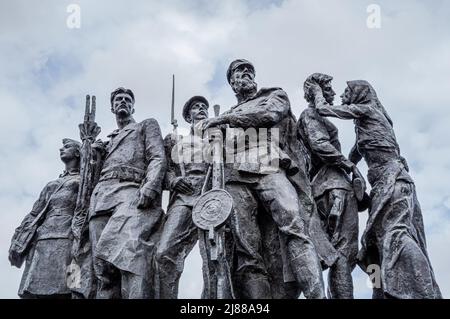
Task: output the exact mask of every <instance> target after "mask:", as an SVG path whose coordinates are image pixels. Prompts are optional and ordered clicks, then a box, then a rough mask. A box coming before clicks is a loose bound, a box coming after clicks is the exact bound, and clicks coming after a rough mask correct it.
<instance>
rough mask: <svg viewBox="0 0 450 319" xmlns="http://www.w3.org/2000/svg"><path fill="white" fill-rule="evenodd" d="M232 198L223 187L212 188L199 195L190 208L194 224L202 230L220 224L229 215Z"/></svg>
mask: <svg viewBox="0 0 450 319" xmlns="http://www.w3.org/2000/svg"><path fill="white" fill-rule="evenodd" d="M232 209H233V198H232V197H231V195H230V194H229V193H228V192H227V191H226V190H223V189H213V190H210V191H208V192H206V193H204V194H203V195H202V196H200V197H199V199H198V200H197V202H196V203H195V205H194V208H193V209H192V220H193V221H194V224H195V225H196V226H197V227H198V228H200V229H203V230H210V229H211V228H217V227H219V226H221V225H222V224H223V223H224V222H225V221H226V220H227V218H228V216H230V214H231V210H232Z"/></svg>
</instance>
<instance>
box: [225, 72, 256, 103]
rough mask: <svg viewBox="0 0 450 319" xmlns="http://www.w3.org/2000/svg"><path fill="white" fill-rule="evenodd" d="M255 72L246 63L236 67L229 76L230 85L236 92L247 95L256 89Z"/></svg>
mask: <svg viewBox="0 0 450 319" xmlns="http://www.w3.org/2000/svg"><path fill="white" fill-rule="evenodd" d="M254 79H255V73H254V72H253V70H252V69H251V68H249V67H248V66H247V65H245V64H243V65H240V66H239V67H237V68H236V69H235V70H234V71H233V74H232V76H231V81H230V84H231V87H232V88H233V91H234V92H235V93H236V94H239V95H241V96H247V95H248V94H251V93H254V92H255V91H256V88H257V85H256V82H255V80H254Z"/></svg>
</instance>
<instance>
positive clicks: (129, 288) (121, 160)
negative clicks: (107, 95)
mask: <svg viewBox="0 0 450 319" xmlns="http://www.w3.org/2000/svg"><path fill="white" fill-rule="evenodd" d="M134 103H135V98H134V94H133V92H132V91H131V90H129V89H124V88H118V89H116V90H115V91H114V92H112V93H111V111H112V113H113V114H114V115H115V117H116V122H117V126H118V129H117V130H115V131H114V132H112V133H111V134H110V135H109V136H108V137H109V138H110V140H109V141H108V142H106V143H96V144H97V145H96V147H97V148H99V147H103V148H104V156H103V159H102V160H103V166H102V169H101V173H100V178H99V182H98V183H97V185H96V186H95V189H94V190H93V193H92V197H91V201H90V208H89V235H90V236H89V237H90V241H91V244H92V252H93V268H94V273H95V277H96V280H97V293H96V298H108V299H109V298H124V299H125V298H126V299H128V298H129V299H134V298H139V299H146V298H154V297H155V290H154V275H155V271H154V267H153V258H154V255H155V252H156V245H157V243H158V240H159V236H160V229H161V226H162V223H163V221H164V213H163V210H162V208H161V193H162V186H163V180H164V174H165V172H166V157H165V152H164V144H163V140H162V137H161V131H160V128H159V124H158V122H157V121H156V120H154V119H146V120H144V121H142V122H140V123H138V122H136V121H135V120H134V118H133V113H134Z"/></svg>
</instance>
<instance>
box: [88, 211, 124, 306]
mask: <svg viewBox="0 0 450 319" xmlns="http://www.w3.org/2000/svg"><path fill="white" fill-rule="evenodd" d="M109 218H110V215H109V214H108V215H99V216H95V217H93V218H92V219H91V220H90V221H89V239H90V241H91V244H92V252H93V265H94V274H95V277H96V280H97V293H96V297H95V298H96V299H114V298H120V273H119V271H118V270H117V269H115V267H114V266H112V265H111V264H109V263H107V262H106V261H104V260H103V259H100V258H98V257H97V256H96V249H95V248H96V246H97V242H98V240H99V238H100V236H101V234H102V231H103V229H104V228H105V226H106V224H107V223H108V220H109Z"/></svg>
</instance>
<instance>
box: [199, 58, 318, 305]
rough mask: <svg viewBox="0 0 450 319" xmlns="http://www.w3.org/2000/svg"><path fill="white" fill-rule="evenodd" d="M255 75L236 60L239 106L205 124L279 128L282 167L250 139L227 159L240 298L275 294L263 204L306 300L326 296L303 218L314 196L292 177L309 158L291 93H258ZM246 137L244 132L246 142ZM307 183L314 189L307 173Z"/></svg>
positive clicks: (233, 82) (231, 71)
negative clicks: (301, 149) (302, 150)
mask: <svg viewBox="0 0 450 319" xmlns="http://www.w3.org/2000/svg"><path fill="white" fill-rule="evenodd" d="M254 78H255V69H254V67H253V65H252V64H251V63H250V62H249V61H247V60H243V59H240V60H235V61H233V62H232V63H231V64H230V66H229V68H228V71H227V79H228V82H229V84H230V86H231V87H232V89H233V91H234V92H235V93H236V98H237V105H236V106H234V107H232V108H231V109H230V110H229V111H227V112H225V113H223V114H221V115H220V116H218V117H215V118H211V119H208V120H205V121H204V122H203V129H208V128H211V127H217V126H220V125H228V126H229V127H230V128H232V129H238V130H237V131H239V129H241V130H247V129H252V128H254V129H255V130H259V129H261V128H263V129H264V128H268V129H271V128H272V129H274V131H276V130H278V131H279V139H280V141H279V145H277V147H279V153H280V156H279V157H280V160H279V163H280V165H276V162H267V161H265V160H262V159H260V158H259V157H258V156H256V157H253V155H254V153H255V152H256V153H257V152H258V147H257V145H256V147H253V148H252V147H251V146H249V145H248V144H247V143H246V144H245V147H244V148H239V147H237V148H236V149H235V152H234V155H235V158H236V159H238V160H237V161H235V162H234V163H228V160H227V162H226V163H225V181H226V185H225V188H226V190H227V191H228V192H229V193H230V194H231V196H232V197H233V201H234V206H233V207H234V212H233V213H232V215H231V222H230V226H231V230H232V233H233V237H234V241H235V246H236V248H235V255H236V256H235V258H236V262H235V270H234V276H235V277H236V278H237V279H236V280H235V282H236V285H235V286H236V288H237V290H238V291H239V293H238V294H236V295H237V297H238V298H272V293H271V284H270V279H269V276H268V271H267V265H266V264H265V261H264V258H263V251H262V238H261V231H260V228H259V225H258V222H257V211H258V208H262V209H263V210H264V211H265V212H266V213H268V214H269V215H270V216H271V217H272V218H273V220H274V222H275V223H276V225H277V226H278V230H279V232H280V234H281V235H280V236H281V237H282V238H283V241H284V243H285V245H284V246H285V250H284V251H285V253H286V254H285V256H286V261H287V264H288V265H287V266H288V267H290V269H291V270H292V273H293V276H294V280H295V281H296V282H297V283H298V284H299V286H300V287H301V289H302V290H303V293H304V295H305V296H306V298H324V297H325V292H324V284H323V279H322V271H321V266H320V263H319V257H318V254H317V252H316V249H315V246H314V244H313V242H312V240H311V239H310V237H309V234H308V226H307V224H306V222H305V220H304V218H303V217H305V219H306V218H307V217H306V215H308V214H309V211H310V209H311V207H312V205H313V204H312V199H310V197H309V195H308V194H306V193H305V194H304V196H303V195H302V196H301V197H300V198H299V194H298V193H297V189H296V187H295V186H294V183H293V182H292V177H294V176H295V175H296V174H297V175H298V172H299V170H300V171H301V170H302V169H303V167H302V166H304V165H303V164H299V162H298V161H297V160H300V161H304V159H303V158H301V157H298V156H297V154H296V153H298V152H297V151H298V150H297V149H296V148H295V145H297V144H298V143H297V142H296V141H295V140H296V136H295V134H294V133H295V122H296V121H295V119H294V117H293V115H292V113H291V109H290V103H289V99H288V97H287V94H286V93H285V92H284V91H283V90H282V89H280V88H263V89H260V90H259V91H258V90H257V85H256V83H255V81H254ZM227 131H228V130H227ZM237 134H238V135H239V133H237ZM228 135H229V134H228V133H227V136H226V137H225V139H228V138H233V137H232V136H228ZM244 135H245V134H244ZM238 138H239V136H238ZM245 139H246V138H245V136H244V137H243V140H245ZM291 142H294V143H297V144H292V143H291ZM232 144H233V143H232ZM239 144H240V143H239V142H238V145H239ZM276 144H278V143H276ZM227 145H228V143H227ZM293 148H295V150H293ZM228 151H229V150H227V152H228ZM245 153H248V154H249V155H250V156H249V158H250V157H251V158H256V161H253V160H252V161H250V162H245V161H241V159H244V158H246V155H245ZM301 173H304V172H301ZM302 182H304V183H307V184H308V187H309V181H308V180H307V178H306V175H305V174H304V175H303V180H302ZM305 185H306V184H305ZM300 190H301V191H304V192H307V191H308V190H307V189H306V186H305V187H304V188H302V187H300ZM302 215H304V216H302ZM280 259H281V254H280Z"/></svg>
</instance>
